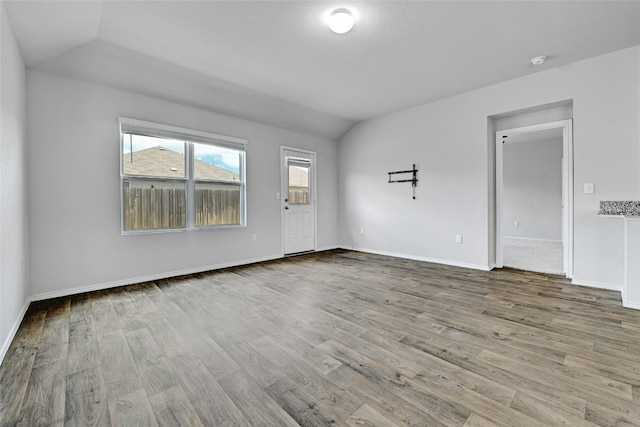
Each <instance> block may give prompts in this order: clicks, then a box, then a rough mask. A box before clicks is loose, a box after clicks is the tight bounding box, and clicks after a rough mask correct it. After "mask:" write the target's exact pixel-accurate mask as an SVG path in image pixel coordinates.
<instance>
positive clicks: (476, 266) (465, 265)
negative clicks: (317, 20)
mask: <svg viewBox="0 0 640 427" xmlns="http://www.w3.org/2000/svg"><path fill="white" fill-rule="evenodd" d="M342 249H346V250H350V251H358V252H366V253H370V254H376V255H384V256H391V257H395V258H404V259H411V260H414V261H423V262H432V263H434V264H444V265H451V266H453V267H462V268H470V269H472V270H482V271H489V270H490V268H489V267H488V266H486V265H481V264H470V263H466V262H458V261H452V260H445V259H438V258H428V257H422V256H416V255H407V254H401V253H397V252H387V251H378V250H374V249H367V248H360V247H348V246H342Z"/></svg>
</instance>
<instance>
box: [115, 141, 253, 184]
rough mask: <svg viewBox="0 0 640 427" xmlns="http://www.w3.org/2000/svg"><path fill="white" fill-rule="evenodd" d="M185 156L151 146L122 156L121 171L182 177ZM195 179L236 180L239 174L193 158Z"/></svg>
mask: <svg viewBox="0 0 640 427" xmlns="http://www.w3.org/2000/svg"><path fill="white" fill-rule="evenodd" d="M184 160H185V156H184V155H183V154H180V153H178V152H176V151H173V150H169V149H168V148H164V147H160V146H157V147H151V148H147V149H144V150H140V151H135V152H132V153H127V154H124V155H123V156H122V165H123V171H124V173H125V174H127V175H144V176H161V177H172V178H173V177H175V178H181V177H184ZM194 168H195V170H194V177H195V178H196V179H214V180H223V181H238V180H239V179H240V177H239V175H238V174H237V173H235V172H233V171H229V170H226V169H223V168H221V167H218V166H214V165H210V164H209V163H206V162H203V161H202V160H198V159H195V160H194Z"/></svg>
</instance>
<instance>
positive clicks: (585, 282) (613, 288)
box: [571, 277, 622, 292]
mask: <svg viewBox="0 0 640 427" xmlns="http://www.w3.org/2000/svg"><path fill="white" fill-rule="evenodd" d="M571 284H572V285H580V286H587V287H589V288H598V289H607V290H610V291H618V292H622V285H616V284H613V283H605V282H594V281H591V280H583V279H576V278H575V277H574V278H573V279H571Z"/></svg>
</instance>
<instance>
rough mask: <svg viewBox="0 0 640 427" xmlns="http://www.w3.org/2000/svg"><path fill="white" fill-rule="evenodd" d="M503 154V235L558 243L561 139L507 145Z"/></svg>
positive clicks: (560, 207)
mask: <svg viewBox="0 0 640 427" xmlns="http://www.w3.org/2000/svg"><path fill="white" fill-rule="evenodd" d="M502 155H503V178H502V180H503V185H502V190H503V193H502V195H503V199H502V233H503V235H504V236H505V237H524V238H529V239H543V240H557V241H561V240H562V136H560V137H559V138H551V139H544V140H533V141H527V142H511V143H510V142H507V143H505V144H503V146H502ZM515 221H517V222H518V225H517V226H516V225H514V222H515Z"/></svg>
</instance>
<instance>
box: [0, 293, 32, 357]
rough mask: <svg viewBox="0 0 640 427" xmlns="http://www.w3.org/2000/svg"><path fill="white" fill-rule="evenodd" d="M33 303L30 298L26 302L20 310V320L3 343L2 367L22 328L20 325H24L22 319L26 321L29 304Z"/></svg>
mask: <svg viewBox="0 0 640 427" xmlns="http://www.w3.org/2000/svg"><path fill="white" fill-rule="evenodd" d="M31 301H32V299H31V297H29V298H27V300H26V301H25V302H24V306H23V307H22V310H20V314H19V315H18V318H17V319H16V321H15V322H14V323H13V326H12V327H11V330H10V331H9V335H7V338H6V339H5V340H4V342H3V343H2V348H0V365H1V364H2V362H3V361H4V357H5V356H6V355H7V352H8V351H9V347H10V346H11V342H12V341H13V339H14V338H15V336H16V333H17V332H18V328H19V327H20V324H21V323H22V319H24V315H25V314H26V313H27V309H28V308H29V304H31Z"/></svg>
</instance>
